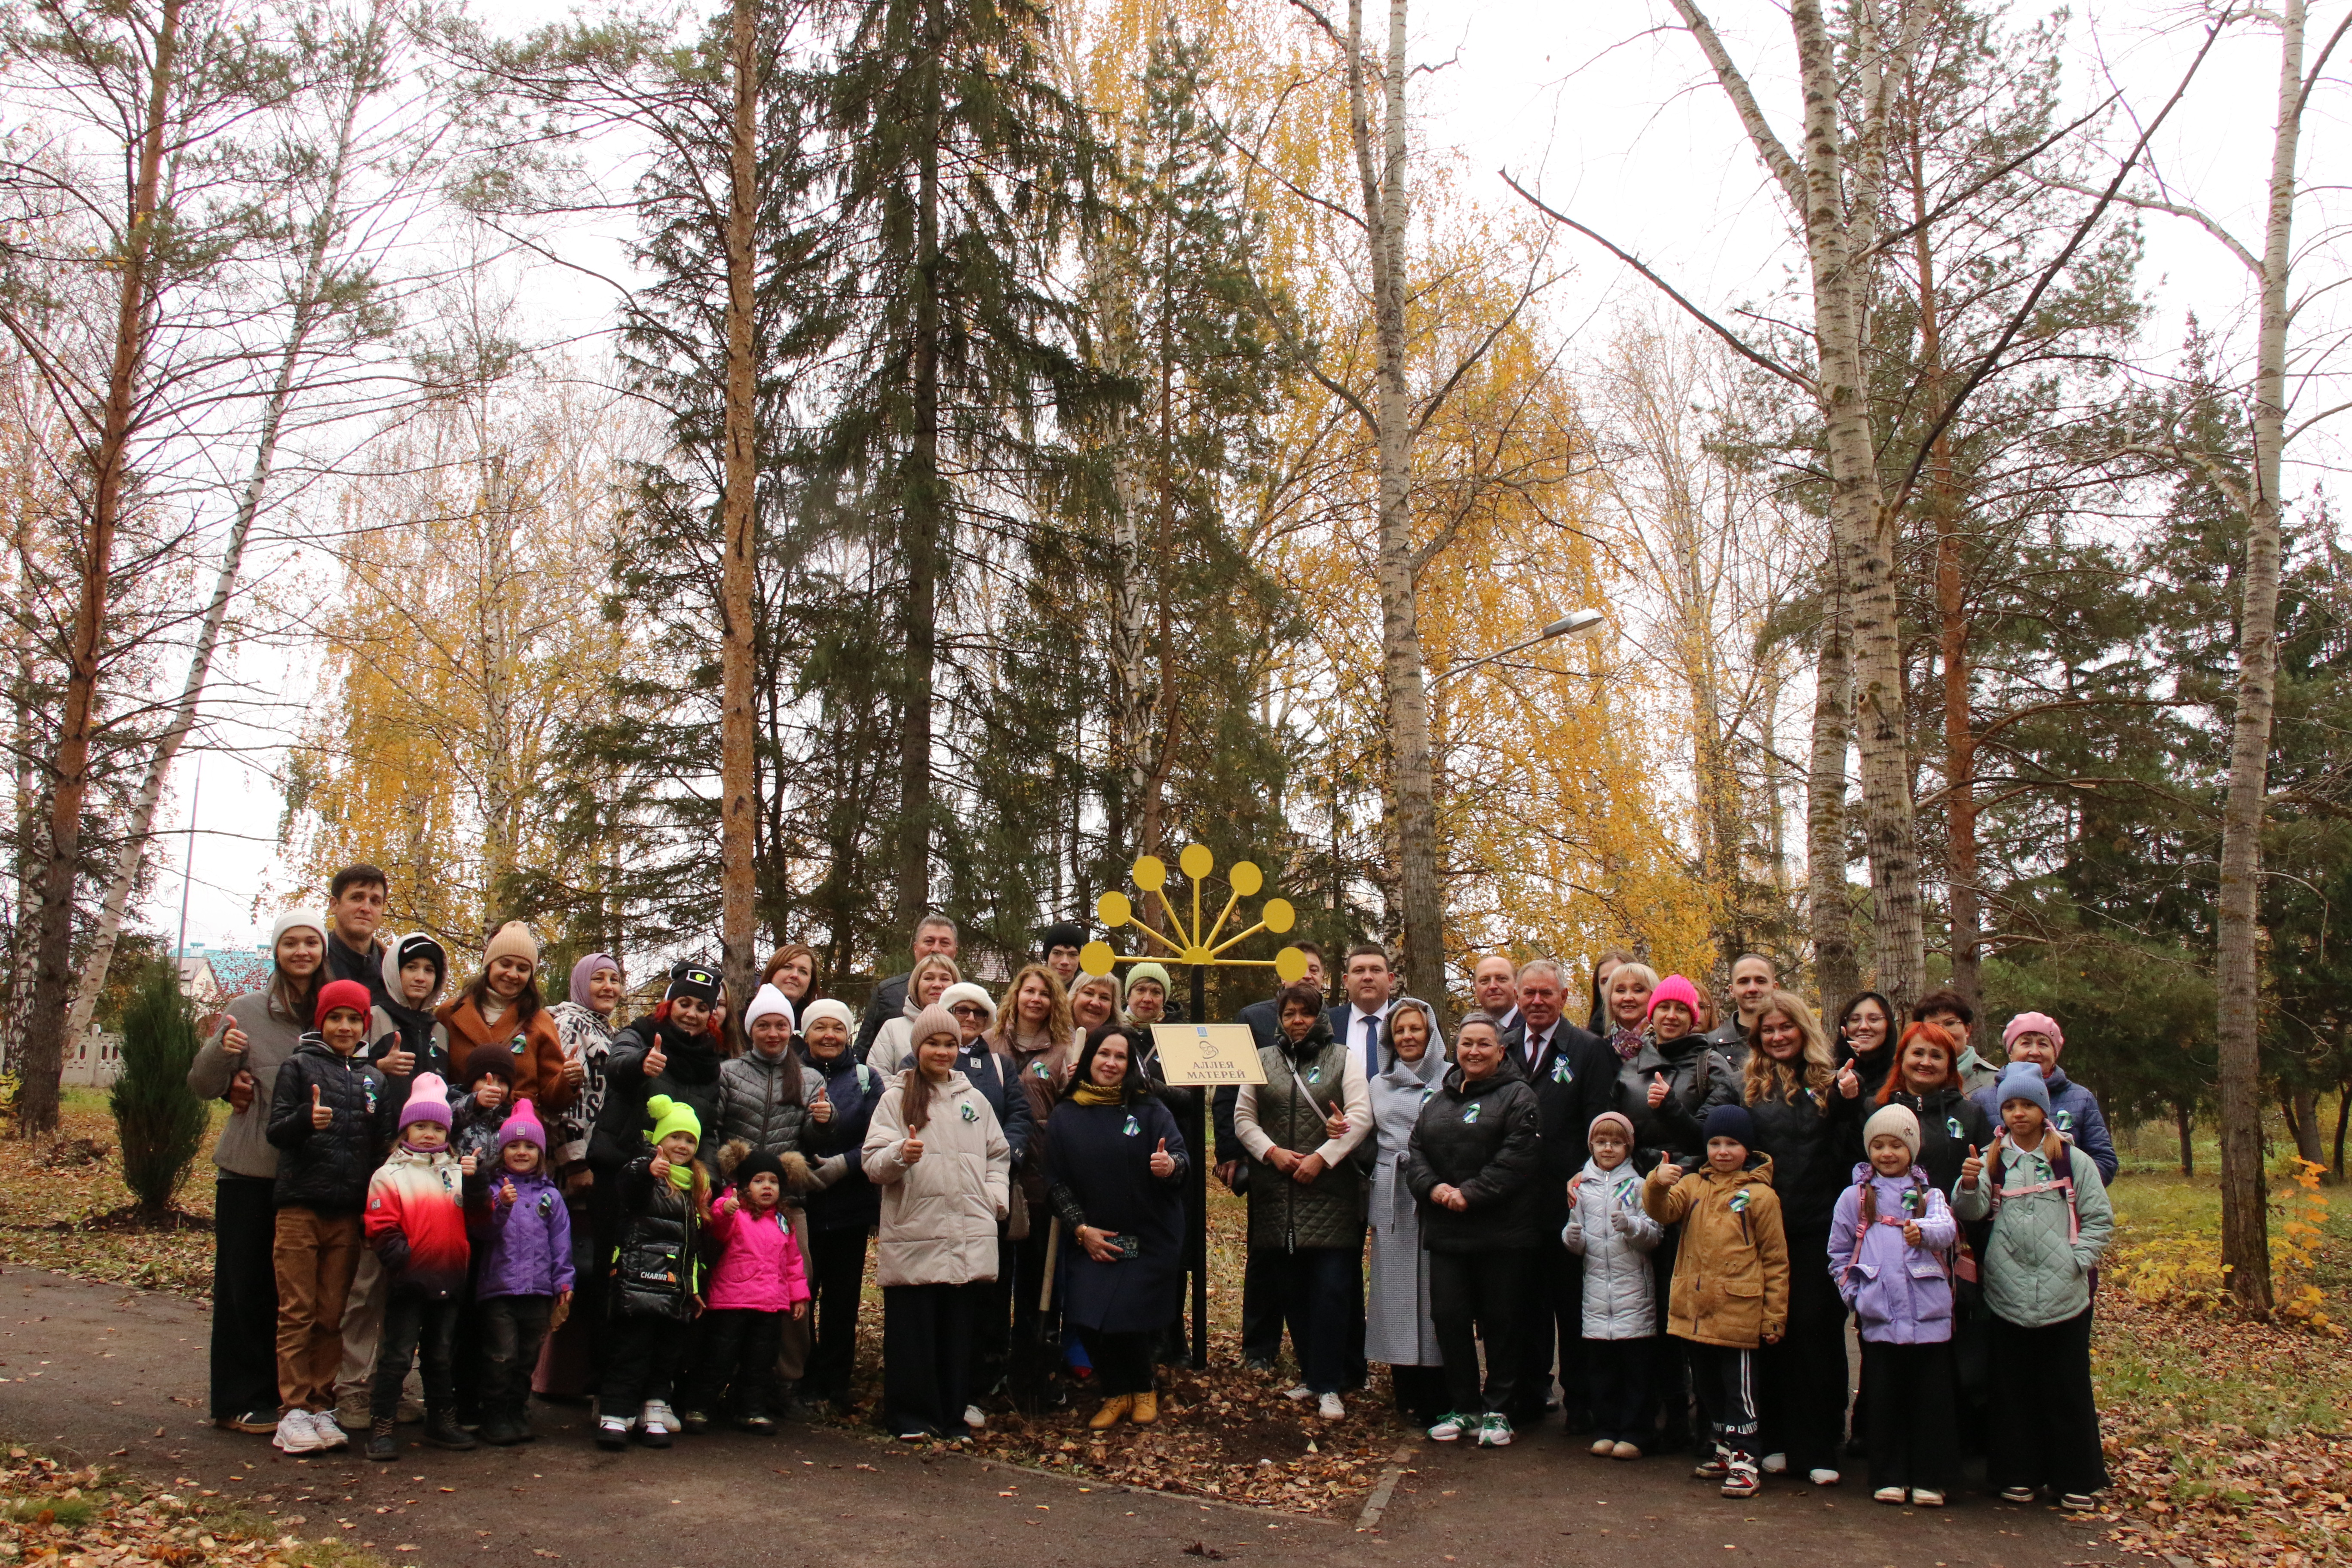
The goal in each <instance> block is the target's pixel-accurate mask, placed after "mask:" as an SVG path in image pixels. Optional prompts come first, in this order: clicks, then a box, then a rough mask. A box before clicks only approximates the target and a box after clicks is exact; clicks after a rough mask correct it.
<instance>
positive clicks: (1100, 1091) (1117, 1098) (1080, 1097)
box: [1070, 1083, 1127, 1105]
mask: <svg viewBox="0 0 2352 1568" xmlns="http://www.w3.org/2000/svg"><path fill="white" fill-rule="evenodd" d="M1070 1098H1071V1099H1072V1100H1076V1101H1077V1102H1078V1103H1079V1104H1080V1105H1123V1104H1125V1103H1126V1101H1127V1089H1126V1087H1125V1086H1124V1085H1121V1086H1120V1087H1119V1088H1118V1089H1104V1088H1102V1087H1101V1086H1100V1085H1097V1084H1092V1083H1082V1084H1080V1085H1078V1087H1077V1088H1076V1089H1073V1090H1071V1091H1070Z"/></svg>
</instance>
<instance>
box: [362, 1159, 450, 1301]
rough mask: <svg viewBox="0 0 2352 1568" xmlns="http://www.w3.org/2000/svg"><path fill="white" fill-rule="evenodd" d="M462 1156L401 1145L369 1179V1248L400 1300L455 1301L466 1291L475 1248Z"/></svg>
mask: <svg viewBox="0 0 2352 1568" xmlns="http://www.w3.org/2000/svg"><path fill="white" fill-rule="evenodd" d="M466 1188H467V1178H466V1177H465V1176H463V1175H460V1174H459V1173H458V1168H457V1155H456V1154H454V1153H452V1152H449V1151H448V1150H447V1149H446V1148H444V1149H411V1148H407V1147H405V1146H404V1145H403V1146H395V1147H394V1150H393V1152H392V1157H391V1158H390V1159H388V1160H386V1161H385V1162H384V1163H383V1165H382V1166H380V1167H379V1168H378V1169H377V1171H376V1173H375V1174H374V1175H373V1176H371V1177H369V1178H368V1188H367V1216H366V1220H365V1229H366V1232H367V1244H368V1246H370V1247H373V1248H374V1249H375V1255H376V1258H377V1259H378V1260H379V1261H380V1262H382V1263H383V1268H384V1272H385V1273H387V1274H389V1275H390V1276H391V1277H392V1289H393V1291H394V1293H395V1294H397V1295H402V1296H409V1297H415V1298H418V1299H421V1300H426V1301H454V1300H457V1298H458V1296H459V1295H460V1294H461V1293H463V1291H464V1290H465V1289H466V1270H467V1265H468V1260H469V1258H470V1257H471V1254H472V1247H471V1246H470V1244H469V1243H468V1242H467V1239H466V1209H465V1193H466Z"/></svg>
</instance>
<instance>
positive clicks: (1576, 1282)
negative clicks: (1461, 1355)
mask: <svg viewBox="0 0 2352 1568" xmlns="http://www.w3.org/2000/svg"><path fill="white" fill-rule="evenodd" d="M1552 1232H1553V1234H1558V1232H1559V1226H1552ZM1520 1318H1521V1321H1522V1322H1523V1323H1524V1325H1525V1329H1524V1331H1523V1332H1522V1333H1521V1334H1520V1336H1519V1340H1520V1344H1521V1346H1522V1347H1523V1353H1522V1354H1521V1356H1520V1358H1519V1379H1518V1392H1517V1395H1516V1399H1517V1408H1516V1409H1514V1410H1513V1411H1512V1412H1511V1420H1512V1421H1513V1423H1514V1424H1516V1425H1517V1426H1532V1425H1534V1424H1535V1423H1537V1422H1538V1421H1541V1420H1542V1419H1543V1414H1544V1394H1545V1392H1546V1391H1547V1390H1548V1389H1549V1387H1550V1385H1551V1379H1552V1369H1553V1367H1554V1366H1555V1365H1557V1366H1558V1367H1559V1403H1560V1409H1561V1412H1562V1414H1564V1415H1566V1416H1567V1418H1568V1427H1569V1430H1570V1431H1571V1432H1572V1431H1575V1430H1577V1429H1578V1428H1580V1427H1581V1426H1584V1425H1585V1422H1586V1420H1587V1418H1588V1415H1589V1413H1590V1410H1591V1403H1592V1399H1591V1393H1590V1391H1589V1389H1588V1387H1587V1376H1586V1373H1585V1368H1584V1267H1583V1263H1582V1261H1581V1260H1580V1259H1579V1258H1577V1256H1576V1255H1575V1254H1574V1253H1572V1252H1570V1251H1569V1249H1568V1248H1567V1247H1539V1248H1538V1249H1537V1251H1536V1256H1535V1262H1534V1267H1532V1268H1529V1269H1528V1287H1527V1304H1526V1306H1525V1307H1524V1308H1523V1309H1522V1310H1521V1314H1520Z"/></svg>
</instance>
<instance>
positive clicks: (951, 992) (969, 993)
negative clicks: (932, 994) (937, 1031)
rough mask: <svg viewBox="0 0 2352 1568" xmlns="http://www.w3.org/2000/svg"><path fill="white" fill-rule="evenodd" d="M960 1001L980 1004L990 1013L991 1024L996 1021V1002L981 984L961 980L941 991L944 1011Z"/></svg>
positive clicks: (941, 1002) (984, 1010)
mask: <svg viewBox="0 0 2352 1568" xmlns="http://www.w3.org/2000/svg"><path fill="white" fill-rule="evenodd" d="M959 1002H971V1003H976V1004H978V1005H979V1006H980V1007H981V1009H982V1011H983V1012H985V1013H986V1014H987V1015H988V1021H989V1022H990V1023H991V1024H993V1023H995V1022H996V1004H995V1002H994V1001H993V1000H992V999H991V998H990V996H989V994H988V993H987V992H985V991H983V990H982V989H981V988H980V987H979V986H977V985H974V984H972V983H971V981H969V980H959V981H957V982H956V983H955V984H952V985H950V986H949V987H948V988H947V989H946V990H945V991H942V992H940V1003H939V1005H940V1008H941V1009H942V1010H943V1011H947V1010H952V1009H953V1008H954V1006H955V1005H956V1004H957V1003H959ZM958 1038H959V1039H960V1038H961V1035H959V1036H958Z"/></svg>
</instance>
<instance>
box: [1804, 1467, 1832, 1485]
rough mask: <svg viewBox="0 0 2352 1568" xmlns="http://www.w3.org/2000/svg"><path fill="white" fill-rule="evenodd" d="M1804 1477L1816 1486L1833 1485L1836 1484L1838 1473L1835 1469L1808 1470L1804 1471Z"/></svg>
mask: <svg viewBox="0 0 2352 1568" xmlns="http://www.w3.org/2000/svg"><path fill="white" fill-rule="evenodd" d="M1805 1479H1807V1480H1809V1481H1811V1482H1812V1483H1813V1485H1815V1486H1817V1487H1833V1486H1835V1485H1837V1484H1838V1473H1837V1472H1836V1471H1835V1470H1808V1471H1806V1472H1805Z"/></svg>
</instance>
